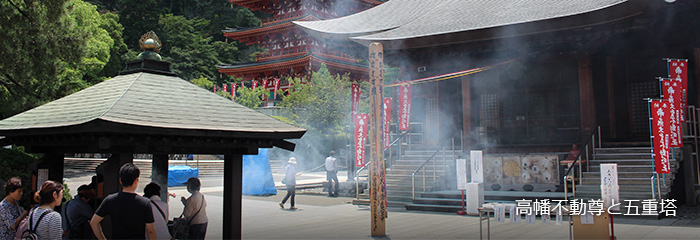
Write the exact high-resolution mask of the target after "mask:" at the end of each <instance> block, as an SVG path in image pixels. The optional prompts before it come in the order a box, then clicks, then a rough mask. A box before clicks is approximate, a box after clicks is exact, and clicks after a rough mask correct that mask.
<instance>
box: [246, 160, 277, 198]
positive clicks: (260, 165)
mask: <svg viewBox="0 0 700 240" xmlns="http://www.w3.org/2000/svg"><path fill="white" fill-rule="evenodd" d="M242 193H243V194H245V195H267V194H277V188H275V180H274V179H273V178H272V170H271V168H270V155H269V149H267V148H260V149H258V155H243V191H242Z"/></svg>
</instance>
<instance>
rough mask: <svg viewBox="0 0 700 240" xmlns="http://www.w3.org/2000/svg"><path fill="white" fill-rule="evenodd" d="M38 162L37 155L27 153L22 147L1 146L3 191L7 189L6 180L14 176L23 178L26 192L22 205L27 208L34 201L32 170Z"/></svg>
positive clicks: (0, 163)
mask: <svg viewBox="0 0 700 240" xmlns="http://www.w3.org/2000/svg"><path fill="white" fill-rule="evenodd" d="M37 162H38V157H37V156H34V155H30V154H27V153H25V152H24V151H23V150H22V148H15V149H6V148H0V179H2V180H3V186H2V188H3V190H2V191H3V192H4V191H5V189H4V182H5V181H7V180H8V179H10V178H12V177H19V178H21V179H22V185H23V188H24V194H23V195H22V200H20V205H21V206H23V207H25V208H26V207H29V205H30V204H31V202H33V201H32V200H31V199H32V196H34V195H33V194H34V192H32V170H33V169H34V166H35V165H36V163H37ZM3 195H4V194H3ZM3 197H4V196H3Z"/></svg>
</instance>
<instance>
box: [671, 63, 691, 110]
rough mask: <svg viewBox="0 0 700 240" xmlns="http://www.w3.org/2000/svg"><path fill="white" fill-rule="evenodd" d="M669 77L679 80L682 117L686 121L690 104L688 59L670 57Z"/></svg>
mask: <svg viewBox="0 0 700 240" xmlns="http://www.w3.org/2000/svg"><path fill="white" fill-rule="evenodd" d="M668 77H669V78H670V79H671V80H673V81H675V82H677V83H678V85H679V86H680V88H681V91H680V97H681V104H680V111H681V117H680V118H681V122H685V108H686V107H687V104H688V59H669V60H668Z"/></svg>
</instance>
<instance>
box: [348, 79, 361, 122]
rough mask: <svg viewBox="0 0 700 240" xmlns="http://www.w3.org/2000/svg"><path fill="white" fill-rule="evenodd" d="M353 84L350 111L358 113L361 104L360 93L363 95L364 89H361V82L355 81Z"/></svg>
mask: <svg viewBox="0 0 700 240" xmlns="http://www.w3.org/2000/svg"><path fill="white" fill-rule="evenodd" d="M350 86H351V94H352V95H351V97H350V112H351V113H352V114H356V113H357V112H358V109H359V105H360V95H362V90H361V89H360V84H357V83H353V84H351V85H350Z"/></svg>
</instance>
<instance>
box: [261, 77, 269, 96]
mask: <svg viewBox="0 0 700 240" xmlns="http://www.w3.org/2000/svg"><path fill="white" fill-rule="evenodd" d="M262 88H263V90H265V89H267V79H263V80H262ZM262 97H263V99H267V98H268V97H269V95H267V94H265V93H264V92H263V94H262Z"/></svg>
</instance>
